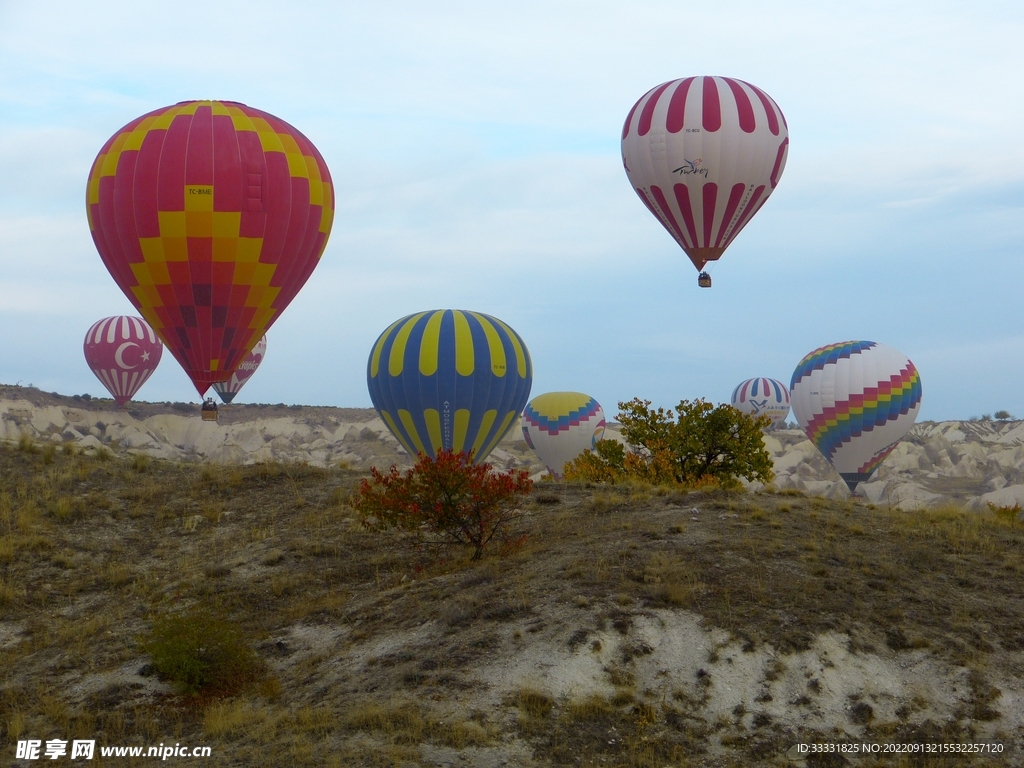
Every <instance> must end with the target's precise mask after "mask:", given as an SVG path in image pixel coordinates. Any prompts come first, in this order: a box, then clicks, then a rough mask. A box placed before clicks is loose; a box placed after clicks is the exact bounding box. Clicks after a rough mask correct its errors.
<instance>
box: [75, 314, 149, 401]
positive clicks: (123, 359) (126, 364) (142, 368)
mask: <svg viewBox="0 0 1024 768" xmlns="http://www.w3.org/2000/svg"><path fill="white" fill-rule="evenodd" d="M84 346H85V362H86V363H88V365H89V367H90V368H91V369H92V372H93V373H95V374H96V378H97V379H99V380H100V381H101V382H102V383H103V386H104V387H106V388H107V391H108V392H110V394H111V396H112V397H113V398H114V401H115V402H116V403H117V404H118V405H119V406H121V407H122V408H123V407H124V406H125V404H126V403H127V402H128V401H129V400H131V399H132V398H133V397H135V393H136V392H138V391H139V389H141V388H142V385H143V384H145V383H146V380H147V379H149V377H150V376H151V375H152V373H153V371H155V370H156V366H157V364H158V363H159V362H160V356H161V355H162V354H163V351H164V345H163V344H161V343H160V339H158V338H157V337H156V334H155V333H153V329H152V328H150V327H149V324H148V323H147V322H146V321H145V320H143V319H142V318H141V317H130V316H126V315H118V316H116V317H105V318H103V319H102V320H99V321H97V322H95V323H93V325H92V327H91V328H90V329H89V331H88V332H87V333H86V334H85V345H84Z"/></svg>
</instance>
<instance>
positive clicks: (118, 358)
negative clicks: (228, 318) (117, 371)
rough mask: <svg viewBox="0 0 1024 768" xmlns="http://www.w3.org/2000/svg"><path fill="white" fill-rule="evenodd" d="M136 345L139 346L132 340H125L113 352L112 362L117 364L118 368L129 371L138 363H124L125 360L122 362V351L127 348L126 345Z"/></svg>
mask: <svg viewBox="0 0 1024 768" xmlns="http://www.w3.org/2000/svg"><path fill="white" fill-rule="evenodd" d="M137 346H139V345H138V344H136V343H135V342H134V341H126V342H125V343H124V344H122V345H121V346H120V347H118V348H117V352H115V353H114V362H116V363H117V366H118V367H119V368H121V369H122V370H125V371H130V370H131V369H132V368H137V367H138V363H136V364H135V365H126V364H125V362H124V357H123V355H124V351H125V350H126V349H128V347H137Z"/></svg>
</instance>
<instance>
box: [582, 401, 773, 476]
mask: <svg viewBox="0 0 1024 768" xmlns="http://www.w3.org/2000/svg"><path fill="white" fill-rule="evenodd" d="M650 406H651V401H650V400H641V399H640V398H634V399H633V400H630V401H629V402H627V403H619V415H618V420H619V422H620V423H621V424H622V436H623V437H624V438H625V439H626V442H627V443H629V445H630V446H631V447H632V450H631V451H629V452H626V451H624V449H623V447H622V446H621V445H618V444H616V443H614V442H612V441H610V440H601V441H598V443H597V444H596V446H595V448H596V450H595V451H594V452H591V451H585V452H584V453H583V455H581V456H579V457H577V458H576V459H575V460H574V461H572V462H569V463H568V464H567V465H566V468H565V476H566V478H567V479H570V480H590V481H592V482H618V481H622V480H640V481H643V482H647V483H652V484H655V485H661V484H666V483H668V484H671V483H678V484H682V485H688V486H692V487H713V486H716V485H720V486H722V487H726V488H727V487H732V486H736V485H738V481H737V478H740V477H745V478H747V480H760V481H761V482H763V483H769V482H771V480H772V478H773V477H774V473H773V472H772V459H771V454H769V453H768V451H767V449H766V448H765V447H764V439H763V437H762V433H761V430H762V429H763V428H764V427H766V426H768V424H769V421H768V418H767V417H765V416H760V417H757V418H752V417H750V416H748V415H746V414H744V413H741V412H740V411H738V410H736V409H735V408H733V407H732V406H729V405H719V406H713V405H712V404H711V403H708V402H706V401H704V400H694V401H689V400H683V401H682V402H680V403H679V406H678V407H677V409H676V413H675V414H674V413H673V412H672V411H671V410H667V411H666V410H665V409H663V408H658V409H657V410H655V409H653V408H651V407H650Z"/></svg>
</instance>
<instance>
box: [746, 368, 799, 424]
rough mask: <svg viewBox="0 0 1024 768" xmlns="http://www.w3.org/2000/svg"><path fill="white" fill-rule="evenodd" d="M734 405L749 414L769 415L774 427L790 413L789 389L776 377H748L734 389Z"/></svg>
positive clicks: (783, 421) (782, 421)
mask: <svg viewBox="0 0 1024 768" xmlns="http://www.w3.org/2000/svg"><path fill="white" fill-rule="evenodd" d="M732 407H733V408H735V409H736V410H738V411H742V412H743V413H745V414H747V415H749V416H767V417H768V418H770V419H771V420H772V424H771V425H772V426H773V427H774V426H776V425H778V424H782V423H785V421H786V417H787V416H788V415H789V390H788V389H786V385H785V384H783V383H782V382H781V381H776V380H775V379H764V378H761V379H747V380H746V381H744V382H743V383H742V384H740V385H739V386H738V387H736V389H734V390H733V391H732Z"/></svg>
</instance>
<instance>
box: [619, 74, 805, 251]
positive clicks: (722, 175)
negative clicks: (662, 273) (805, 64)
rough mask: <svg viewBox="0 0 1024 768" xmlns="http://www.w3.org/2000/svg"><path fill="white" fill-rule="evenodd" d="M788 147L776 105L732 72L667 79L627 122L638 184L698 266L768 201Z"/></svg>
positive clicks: (628, 163) (626, 160) (628, 153)
mask: <svg viewBox="0 0 1024 768" xmlns="http://www.w3.org/2000/svg"><path fill="white" fill-rule="evenodd" d="M788 148H789V129H788V128H787V126H786V119H785V117H783V116H782V111H781V110H780V109H779V106H778V105H777V104H776V103H775V102H774V101H773V100H772V99H771V97H770V96H768V94H766V93H765V92H764V91H762V90H761V89H760V88H757V87H756V86H753V85H751V84H750V83H747V82H744V81H742V80H735V79H733V78H731V77H686V78H682V79H680V80H671V81H669V82H667V83H662V84H661V85H659V86H658V87H657V88H653V89H651V90H650V91H648V92H647V93H646V94H644V96H643V97H641V99H640V100H639V101H638V102H637V103H636V104H634V105H633V108H632V109H631V110H630V111H629V115H628V116H627V117H626V124H625V125H624V126H623V128H622V163H623V165H624V166H625V168H626V175H627V176H628V177H629V181H630V183H631V184H632V185H633V189H635V190H636V193H637V194H638V195H639V196H640V199H641V200H642V201H643V202H644V205H646V206H647V207H648V209H650V211H651V213H653V214H654V215H655V217H656V218H657V219H658V221H660V222H661V224H662V226H664V227H665V229H667V230H668V232H669V234H670V235H672V237H673V238H675V240H676V242H677V243H679V245H680V247H682V249H683V250H684V251H685V252H686V255H687V256H689V257H690V260H691V261H692V262H693V265H694V266H695V267H697V269H701V268H703V267H704V265H705V264H706V263H707V262H709V261H714V260H716V259H718V258H720V257H721V255H722V253H723V252H724V251H725V249H726V248H728V247H729V244H730V243H732V241H733V240H734V239H735V237H736V235H738V234H739V232H740V230H741V229H743V227H745V226H746V225H747V222H749V221H750V219H751V217H752V216H753V215H754V214H755V213H757V211H758V210H759V209H760V208H761V206H762V205H764V203H765V201H766V200H767V199H768V196H769V195H771V193H772V191H773V190H774V189H775V186H776V185H777V184H778V183H779V179H780V178H781V177H782V172H783V170H784V169H785V167H786V157H787V154H788V151H789V149H788Z"/></svg>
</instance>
